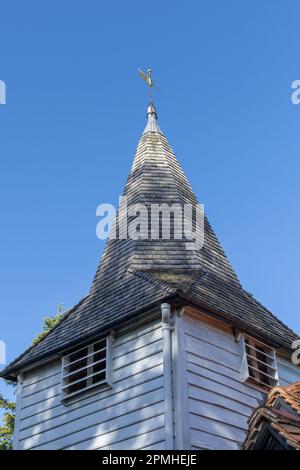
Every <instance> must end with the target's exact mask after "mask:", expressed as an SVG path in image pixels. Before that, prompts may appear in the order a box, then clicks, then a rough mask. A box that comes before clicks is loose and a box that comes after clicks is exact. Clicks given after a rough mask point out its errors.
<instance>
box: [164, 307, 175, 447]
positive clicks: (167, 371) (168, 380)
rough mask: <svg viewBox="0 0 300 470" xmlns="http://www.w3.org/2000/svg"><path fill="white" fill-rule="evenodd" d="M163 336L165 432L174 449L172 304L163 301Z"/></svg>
mask: <svg viewBox="0 0 300 470" xmlns="http://www.w3.org/2000/svg"><path fill="white" fill-rule="evenodd" d="M161 313H162V336H163V368H164V369H163V370H164V394H165V433H166V449H167V450H173V447H174V431H173V421H174V420H173V391H172V343H171V331H172V326H171V306H170V304H167V303H163V304H162V305H161Z"/></svg>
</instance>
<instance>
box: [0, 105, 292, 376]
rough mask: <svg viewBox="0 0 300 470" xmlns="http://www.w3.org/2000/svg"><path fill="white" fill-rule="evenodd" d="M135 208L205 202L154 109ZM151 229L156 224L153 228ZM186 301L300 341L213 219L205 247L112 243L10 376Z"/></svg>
mask: <svg viewBox="0 0 300 470" xmlns="http://www.w3.org/2000/svg"><path fill="white" fill-rule="evenodd" d="M124 195H125V196H126V197H127V202H128V205H130V204H137V203H142V204H144V205H146V206H147V207H149V206H150V204H162V203H167V204H168V205H170V204H180V205H181V206H182V205H183V204H187V203H190V204H193V205H195V204H197V199H196V196H195V194H194V192H193V190H192V188H191V186H190V184H189V181H188V179H187V177H186V175H185V173H184V172H183V170H182V168H181V166H180V164H179V162H178V160H177V159H176V157H175V154H174V152H173V150H172V148H171V147H170V145H169V143H168V141H167V139H166V137H165V136H164V135H163V133H162V132H161V130H160V129H159V127H158V125H157V120H156V111H155V108H154V106H153V105H151V106H150V108H148V123H147V127H146V129H145V131H144V133H143V135H142V137H141V139H140V141H139V144H138V147H137V151H136V155H135V158H134V161H133V165H132V168H131V171H130V174H129V176H128V179H127V183H126V186H125V190H124ZM150 226H151V224H149V230H150V228H151V227H150ZM175 297H178V298H180V299H181V300H182V301H184V302H187V303H189V302H190V303H193V304H195V305H199V306H201V307H203V308H206V309H207V310H209V311H211V312H213V313H216V314H220V315H222V316H224V317H226V318H227V319H229V320H230V321H231V322H232V323H233V324H236V325H240V326H241V327H244V328H246V329H248V330H251V331H253V332H254V333H256V334H258V335H261V336H262V337H268V338H269V339H270V340H272V341H274V342H277V343H278V344H281V345H283V346H286V347H288V348H290V347H291V342H292V341H293V340H295V339H297V338H298V336H297V335H296V334H295V333H294V332H293V331H292V330H290V329H289V328H288V327H287V326H286V325H284V323H282V322H281V321H280V320H279V319H277V318H276V317H275V316H274V315H273V314H272V313H271V312H269V311H268V310H267V309H266V308H264V307H263V306H262V305H261V304H260V303H258V302H257V301H256V300H255V299H254V298H253V297H252V296H251V295H250V294H248V293H247V292H246V291H245V290H244V289H243V288H242V286H241V285H240V283H239V280H238V278H237V275H236V273H235V272H234V270H233V268H232V266H231V265H230V263H229V261H228V259H227V258H226V255H225V253H224V251H223V249H222V247H221V245H220V243H219V241H218V239H217V237H216V235H215V233H214V231H213V230H212V228H211V226H210V224H209V222H208V220H207V219H206V218H205V235H204V246H203V248H202V249H200V250H199V249H188V250H187V249H186V240H174V239H170V240H161V239H159V240H153V239H151V238H150V239H148V240H131V239H126V240H118V239H115V240H109V241H108V242H107V244H106V247H105V250H104V253H103V256H102V258H101V261H100V264H99V267H98V269H97V272H96V275H95V278H94V281H93V284H92V287H91V291H90V293H89V295H88V296H87V297H86V298H85V299H83V300H82V301H81V302H80V303H79V304H78V305H76V306H75V307H74V308H73V309H72V310H71V311H70V312H69V313H68V314H67V315H66V316H65V318H64V319H63V321H62V322H61V324H60V325H58V326H57V327H55V328H54V329H53V330H52V331H51V332H50V333H49V334H48V335H47V336H46V337H45V338H44V339H43V340H42V341H41V342H40V343H38V344H37V345H36V346H34V347H31V348H30V349H29V350H27V351H26V352H25V353H24V354H23V355H22V356H20V357H19V358H17V359H16V360H15V361H14V362H12V363H11V364H10V365H9V366H8V367H7V368H6V369H5V370H4V371H3V372H2V375H4V376H6V377H7V376H12V373H13V372H15V371H16V370H18V369H20V368H21V367H23V366H25V365H28V364H30V363H33V362H35V361H38V360H40V359H42V358H44V357H46V356H50V355H52V354H54V353H57V352H58V351H62V350H64V349H66V348H67V347H69V346H70V345H71V344H72V345H73V344H75V343H76V342H81V341H85V340H87V339H88V338H90V337H93V336H94V335H96V334H98V333H100V332H101V331H104V330H105V329H108V328H111V327H112V326H113V325H116V324H119V323H121V322H122V321H124V320H125V319H129V318H132V317H134V316H135V315H138V314H139V312H142V311H146V310H147V309H151V308H152V307H154V306H157V305H158V304H159V303H160V302H162V301H165V300H166V299H170V298H175Z"/></svg>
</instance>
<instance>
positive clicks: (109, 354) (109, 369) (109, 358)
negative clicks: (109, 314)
mask: <svg viewBox="0 0 300 470" xmlns="http://www.w3.org/2000/svg"><path fill="white" fill-rule="evenodd" d="M114 339H115V336H114V333H113V332H111V333H110V334H109V336H108V337H107V338H106V382H107V384H108V385H109V386H110V387H112V386H113V354H114V345H113V342H114Z"/></svg>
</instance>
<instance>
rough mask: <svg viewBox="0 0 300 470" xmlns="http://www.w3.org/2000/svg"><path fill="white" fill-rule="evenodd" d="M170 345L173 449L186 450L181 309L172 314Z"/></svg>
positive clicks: (186, 406) (185, 383) (186, 417)
mask: <svg viewBox="0 0 300 470" xmlns="http://www.w3.org/2000/svg"><path fill="white" fill-rule="evenodd" d="M172 345H173V351H172V358H173V391H174V421H175V429H174V430H175V449H176V450H187V449H190V448H191V436H190V426H189V409H188V393H187V368H186V360H185V343H184V319H183V318H182V311H180V312H178V314H177V315H175V316H174V330H173V341H172Z"/></svg>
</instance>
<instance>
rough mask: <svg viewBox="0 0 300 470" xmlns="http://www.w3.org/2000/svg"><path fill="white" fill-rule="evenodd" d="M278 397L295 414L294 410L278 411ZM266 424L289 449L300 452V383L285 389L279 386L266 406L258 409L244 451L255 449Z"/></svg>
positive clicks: (270, 394)
mask: <svg viewBox="0 0 300 470" xmlns="http://www.w3.org/2000/svg"><path fill="white" fill-rule="evenodd" d="M277 397H281V398H282V400H283V401H284V402H285V403H287V404H288V405H289V406H290V407H291V408H292V410H294V411H295V413H293V411H292V410H291V412H289V411H287V410H281V409H276V408H275V407H274V403H275V400H276V398H277ZM266 423H267V424H268V425H269V426H270V427H271V429H273V430H274V431H275V432H276V433H278V435H279V436H280V438H282V439H284V441H285V442H286V444H287V445H288V446H289V447H291V448H293V449H297V450H300V382H296V383H294V384H291V385H287V386H285V387H279V386H277V387H274V388H273V389H272V390H271V391H270V393H269V395H268V399H267V402H266V404H265V405H264V406H260V407H259V408H257V409H256V410H255V411H254V413H253V414H252V416H251V417H250V420H249V431H248V434H247V437H246V440H245V442H244V444H243V448H244V449H246V450H249V449H253V447H254V445H255V442H256V440H257V439H258V436H259V434H260V432H261V430H262V428H263V426H264V425H265V424H266Z"/></svg>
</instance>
